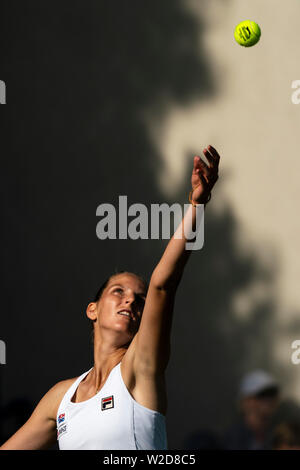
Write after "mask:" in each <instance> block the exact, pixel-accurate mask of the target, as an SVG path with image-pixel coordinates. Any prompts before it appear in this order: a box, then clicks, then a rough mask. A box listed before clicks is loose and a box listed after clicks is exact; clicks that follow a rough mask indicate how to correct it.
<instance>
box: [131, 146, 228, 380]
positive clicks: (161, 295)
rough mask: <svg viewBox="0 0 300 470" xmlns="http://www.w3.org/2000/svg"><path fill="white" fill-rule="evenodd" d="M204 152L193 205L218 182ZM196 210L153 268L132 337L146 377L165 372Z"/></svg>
mask: <svg viewBox="0 0 300 470" xmlns="http://www.w3.org/2000/svg"><path fill="white" fill-rule="evenodd" d="M208 149H209V150H206V149H205V151H204V155H205V157H206V158H207V159H208V161H209V166H208V165H206V163H205V162H204V161H203V160H202V159H201V158H200V157H195V158H194V168H193V173H192V178H191V183H192V188H193V194H192V200H193V202H194V203H195V204H202V203H204V202H205V201H206V200H207V197H208V195H209V193H210V192H211V190H212V188H213V186H214V184H215V183H216V181H217V179H218V165H219V159H220V157H219V154H218V153H217V151H216V150H215V149H214V148H213V147H211V146H209V147H208ZM199 210H200V209H199V208H197V207H194V206H193V205H192V204H191V205H190V206H189V208H188V210H187V211H186V214H185V216H184V218H183V220H182V222H181V224H180V225H179V227H178V229H177V230H176V232H175V234H174V235H173V237H172V238H171V240H170V242H169V243H168V245H167V247H166V249H165V252H164V253H163V256H162V258H161V260H160V261H159V263H158V265H157V266H156V268H155V269H154V271H153V273H152V276H151V280H150V284H149V289H148V293H147V298H146V302H145V307H144V311H143V315H142V319H141V324H140V327H139V331H138V333H137V335H136V346H135V359H134V368H135V371H136V372H137V373H142V374H144V375H145V374H146V375H156V374H161V373H163V372H164V371H165V369H166V367H167V364H168V361H169V356H170V336H171V324H172V314H173V307H174V301H175V295H176V291H177V288H178V285H179V283H180V280H181V277H182V274H183V271H184V267H185V265H186V263H187V261H188V259H189V257H190V255H191V250H187V249H186V242H187V239H188V238H189V237H188V236H187V237H186V234H189V233H191V231H194V230H195V227H196V214H197V211H199Z"/></svg>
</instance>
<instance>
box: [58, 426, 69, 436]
mask: <svg viewBox="0 0 300 470" xmlns="http://www.w3.org/2000/svg"><path fill="white" fill-rule="evenodd" d="M66 432H67V425H66V424H63V425H61V426H60V427H59V428H58V430H57V439H59V438H60V437H61V435H62V434H65V433H66Z"/></svg>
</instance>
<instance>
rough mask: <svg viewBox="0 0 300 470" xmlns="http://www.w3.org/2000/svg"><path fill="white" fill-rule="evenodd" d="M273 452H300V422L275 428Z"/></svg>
mask: <svg viewBox="0 0 300 470" xmlns="http://www.w3.org/2000/svg"><path fill="white" fill-rule="evenodd" d="M272 450H300V421H290V422H283V423H281V424H279V425H278V426H276V427H275V429H274V432H273V435H272Z"/></svg>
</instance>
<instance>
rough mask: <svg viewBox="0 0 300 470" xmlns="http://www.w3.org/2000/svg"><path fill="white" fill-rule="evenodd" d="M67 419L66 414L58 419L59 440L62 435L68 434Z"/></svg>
mask: <svg viewBox="0 0 300 470" xmlns="http://www.w3.org/2000/svg"><path fill="white" fill-rule="evenodd" d="M65 419H66V414H65V413H61V414H60V415H58V417H57V439H59V438H60V436H61V435H62V434H64V433H66V432H67V423H66V422H65Z"/></svg>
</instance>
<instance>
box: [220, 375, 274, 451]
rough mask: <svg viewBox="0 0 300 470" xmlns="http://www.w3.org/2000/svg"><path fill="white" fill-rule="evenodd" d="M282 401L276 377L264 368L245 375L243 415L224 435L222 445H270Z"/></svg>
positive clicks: (241, 393)
mask: <svg viewBox="0 0 300 470" xmlns="http://www.w3.org/2000/svg"><path fill="white" fill-rule="evenodd" d="M279 402H280V388H279V385H278V383H277V381H276V380H275V379H274V378H273V377H272V376H271V375H270V374H268V373H267V372H265V371H263V370H255V371H253V372H251V373H249V374H247V375H245V376H244V378H243V379H242V381H241V383H240V387H239V403H238V405H239V412H240V419H239V422H238V423H236V424H235V425H234V426H232V428H230V429H229V430H228V431H227V432H226V433H225V436H224V440H223V448H225V449H228V450H229V449H235V450H262V449H270V448H271V432H272V426H273V420H274V416H275V413H276V411H277V409H278V406H279Z"/></svg>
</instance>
